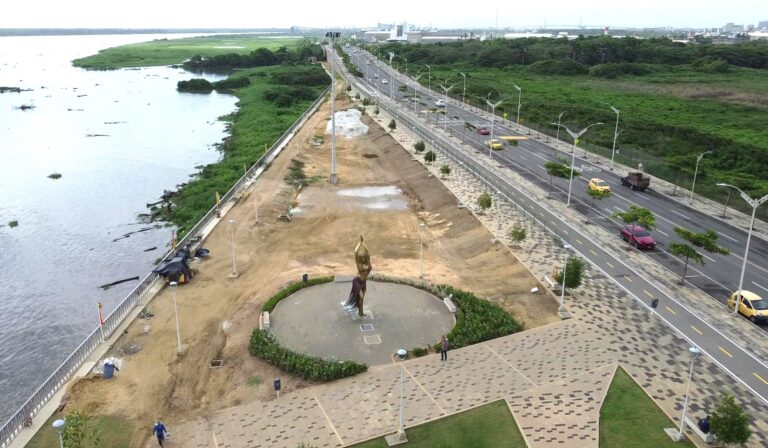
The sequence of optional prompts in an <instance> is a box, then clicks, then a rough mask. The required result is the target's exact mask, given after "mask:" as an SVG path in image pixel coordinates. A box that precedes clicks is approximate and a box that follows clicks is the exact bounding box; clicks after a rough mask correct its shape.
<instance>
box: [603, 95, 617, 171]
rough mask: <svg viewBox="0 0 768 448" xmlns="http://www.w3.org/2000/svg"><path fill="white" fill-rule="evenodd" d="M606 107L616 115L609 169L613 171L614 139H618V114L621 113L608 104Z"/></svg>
mask: <svg viewBox="0 0 768 448" xmlns="http://www.w3.org/2000/svg"><path fill="white" fill-rule="evenodd" d="M606 104H607V103H606ZM608 107H610V108H611V110H612V111H613V113H615V114H616V127H615V128H613V149H611V167H610V169H611V170H613V158H614V156H615V155H616V139H617V138H619V114H620V113H621V111H620V110H619V109H616V108H615V107H613V106H611V105H610V104H608Z"/></svg>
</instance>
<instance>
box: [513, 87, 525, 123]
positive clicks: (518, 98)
mask: <svg viewBox="0 0 768 448" xmlns="http://www.w3.org/2000/svg"><path fill="white" fill-rule="evenodd" d="M512 85H513V86H514V87H515V89H517V132H520V106H521V103H520V100H521V99H522V98H523V89H521V88H520V87H518V86H517V84H512Z"/></svg>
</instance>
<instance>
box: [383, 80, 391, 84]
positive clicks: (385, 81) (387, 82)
mask: <svg viewBox="0 0 768 448" xmlns="http://www.w3.org/2000/svg"><path fill="white" fill-rule="evenodd" d="M381 83H382V84H389V81H387V80H386V79H382V80H381Z"/></svg>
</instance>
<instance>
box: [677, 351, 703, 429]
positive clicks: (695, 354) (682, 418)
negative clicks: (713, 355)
mask: <svg viewBox="0 0 768 448" xmlns="http://www.w3.org/2000/svg"><path fill="white" fill-rule="evenodd" d="M688 352H690V354H691V355H692V358H691V370H690V371H689V372H688V385H687V386H686V387H685V400H683V415H681V416H680V431H678V432H677V440H676V441H677V442H681V441H683V440H684V438H685V434H684V432H685V413H686V412H687V411H688V395H689V393H690V392H691V379H692V378H693V366H694V364H695V363H696V358H698V357H699V355H700V354H701V350H699V348H698V347H691V348H689V349H688Z"/></svg>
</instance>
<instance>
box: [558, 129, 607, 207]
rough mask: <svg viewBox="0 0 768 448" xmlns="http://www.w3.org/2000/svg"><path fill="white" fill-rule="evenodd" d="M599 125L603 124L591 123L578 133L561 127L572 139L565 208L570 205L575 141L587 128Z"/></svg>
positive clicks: (574, 161)
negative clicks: (569, 175) (569, 174)
mask: <svg viewBox="0 0 768 448" xmlns="http://www.w3.org/2000/svg"><path fill="white" fill-rule="evenodd" d="M552 124H554V123H552ZM599 124H603V123H592V124H590V125H589V126H587V127H586V128H584V129H582V130H580V131H579V132H573V131H572V130H570V129H568V127H567V126H565V125H563V127H564V128H565V131H566V132H568V134H570V135H571V137H573V147H572V148H571V178H570V180H569V181H568V201H567V202H566V203H565V206H566V207H570V205H571V187H572V186H573V166H574V164H575V163H576V141H577V140H578V139H579V137H581V136H582V135H584V134H586V132H587V130H588V129H589V128H591V127H592V126H597V125H599Z"/></svg>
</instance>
